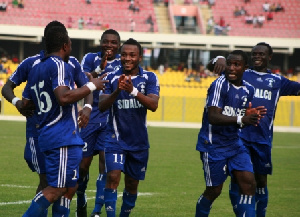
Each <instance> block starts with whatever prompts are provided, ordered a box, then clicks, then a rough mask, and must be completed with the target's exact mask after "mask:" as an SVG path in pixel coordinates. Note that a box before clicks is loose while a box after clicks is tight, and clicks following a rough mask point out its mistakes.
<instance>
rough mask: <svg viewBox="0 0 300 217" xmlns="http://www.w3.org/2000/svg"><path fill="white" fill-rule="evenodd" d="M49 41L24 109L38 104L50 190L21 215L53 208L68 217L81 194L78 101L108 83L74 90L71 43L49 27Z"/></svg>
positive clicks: (65, 35) (60, 31) (30, 78)
mask: <svg viewBox="0 0 300 217" xmlns="http://www.w3.org/2000/svg"><path fill="white" fill-rule="evenodd" d="M45 42H46V52H47V56H46V57H45V58H43V59H42V60H41V62H40V63H38V64H36V65H35V66H33V68H32V69H31V71H30V73H29V75H28V82H27V85H26V87H25V90H24V92H23V100H22V105H23V106H24V108H27V107H31V106H32V104H34V106H35V113H36V114H37V115H38V125H36V127H37V128H38V131H39V135H38V143H39V147H40V150H41V151H42V152H43V154H44V156H45V168H46V176H47V181H48V186H47V187H46V188H44V189H43V190H42V191H40V192H39V193H38V194H37V195H36V196H35V198H34V199H33V200H32V203H31V205H30V207H29V208H28V210H27V211H26V212H25V214H24V215H23V216H24V217H27V216H40V215H41V214H43V213H44V212H45V210H46V209H48V207H49V206H50V204H52V203H54V204H53V207H57V209H54V211H57V213H59V216H65V217H67V216H69V213H70V201H71V199H72V197H73V195H74V194H75V192H76V189H77V180H78V171H79V163H80V161H81V158H82V146H83V144H84V143H83V141H82V139H81V138H80V136H79V132H78V125H77V110H76V102H77V101H78V100H80V99H82V98H83V97H85V96H87V95H89V94H90V93H91V92H92V91H94V90H96V89H98V90H100V89H103V88H104V83H105V81H103V80H102V79H101V78H100V79H97V78H92V79H91V81H90V82H88V83H87V84H86V85H84V86H82V87H80V88H77V89H74V77H73V75H72V71H73V69H72V66H71V65H70V64H68V63H67V62H68V60H69V56H70V52H71V50H72V48H71V40H70V38H69V37H68V33H67V31H66V29H65V27H61V26H54V27H52V28H50V29H49V30H48V31H47V34H46V39H45ZM52 210H53V209H52ZM56 215H57V214H55V213H53V216H56ZM57 216H58V215H57Z"/></svg>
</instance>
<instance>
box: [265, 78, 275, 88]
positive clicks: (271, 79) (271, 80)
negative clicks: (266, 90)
mask: <svg viewBox="0 0 300 217" xmlns="http://www.w3.org/2000/svg"><path fill="white" fill-rule="evenodd" d="M266 81H268V83H269V84H268V86H269V87H273V84H274V83H275V80H274V79H273V78H267V79H266Z"/></svg>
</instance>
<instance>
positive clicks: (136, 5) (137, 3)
mask: <svg viewBox="0 0 300 217" xmlns="http://www.w3.org/2000/svg"><path fill="white" fill-rule="evenodd" d="M140 8H141V5H140V2H139V1H136V2H135V4H134V8H133V12H140Z"/></svg>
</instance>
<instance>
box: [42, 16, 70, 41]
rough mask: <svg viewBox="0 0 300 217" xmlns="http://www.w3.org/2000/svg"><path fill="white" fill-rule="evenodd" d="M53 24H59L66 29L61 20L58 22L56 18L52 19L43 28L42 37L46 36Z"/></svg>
mask: <svg viewBox="0 0 300 217" xmlns="http://www.w3.org/2000/svg"><path fill="white" fill-rule="evenodd" d="M54 26H61V27H63V28H65V30H66V31H67V29H66V27H65V25H64V24H62V23H61V22H59V21H57V20H53V21H51V22H50V23H48V24H47V26H46V27H45V29H44V37H46V35H47V32H48V30H49V29H50V28H51V27H54Z"/></svg>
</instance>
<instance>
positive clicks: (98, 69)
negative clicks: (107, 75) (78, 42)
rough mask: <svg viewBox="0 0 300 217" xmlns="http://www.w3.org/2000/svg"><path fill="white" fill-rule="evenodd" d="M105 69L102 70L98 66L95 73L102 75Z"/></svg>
mask: <svg viewBox="0 0 300 217" xmlns="http://www.w3.org/2000/svg"><path fill="white" fill-rule="evenodd" d="M104 71H105V69H101V68H100V66H97V68H96V69H95V72H96V73H97V74H98V75H100V74H101V73H102V72H104Z"/></svg>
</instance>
